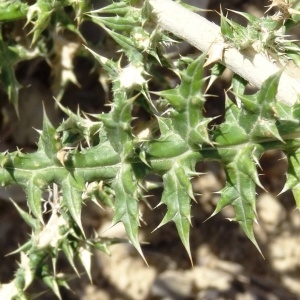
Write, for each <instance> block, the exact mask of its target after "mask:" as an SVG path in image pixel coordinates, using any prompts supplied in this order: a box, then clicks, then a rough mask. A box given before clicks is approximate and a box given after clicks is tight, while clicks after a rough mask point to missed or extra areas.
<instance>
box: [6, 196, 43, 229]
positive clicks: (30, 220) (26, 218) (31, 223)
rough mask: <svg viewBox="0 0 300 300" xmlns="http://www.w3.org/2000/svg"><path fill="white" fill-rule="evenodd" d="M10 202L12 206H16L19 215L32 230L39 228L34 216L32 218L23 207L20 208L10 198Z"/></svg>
mask: <svg viewBox="0 0 300 300" xmlns="http://www.w3.org/2000/svg"><path fill="white" fill-rule="evenodd" d="M11 201H12V203H13V204H14V206H15V207H16V209H17V210H18V212H19V214H20V216H21V217H22V219H23V220H24V221H25V222H26V223H27V224H28V225H29V226H30V227H32V228H33V229H34V230H38V229H39V228H40V224H39V221H38V220H37V219H35V218H33V217H32V216H30V215H29V214H28V213H27V212H25V211H24V210H23V209H21V208H20V207H19V205H17V203H15V202H14V201H13V200H11Z"/></svg>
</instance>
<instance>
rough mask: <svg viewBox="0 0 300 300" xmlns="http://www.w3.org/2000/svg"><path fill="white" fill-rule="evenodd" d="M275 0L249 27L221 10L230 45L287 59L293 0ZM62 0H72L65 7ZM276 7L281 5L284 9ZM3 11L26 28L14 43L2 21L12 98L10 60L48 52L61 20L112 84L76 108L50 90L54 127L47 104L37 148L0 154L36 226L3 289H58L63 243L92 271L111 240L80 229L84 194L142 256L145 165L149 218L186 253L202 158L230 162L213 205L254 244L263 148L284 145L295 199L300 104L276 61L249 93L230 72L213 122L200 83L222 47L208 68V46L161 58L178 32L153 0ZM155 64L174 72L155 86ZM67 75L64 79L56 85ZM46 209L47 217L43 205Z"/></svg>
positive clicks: (292, 55) (6, 82)
mask: <svg viewBox="0 0 300 300" xmlns="http://www.w3.org/2000/svg"><path fill="white" fill-rule="evenodd" d="M279 2H280V1H279ZM281 2H282V3H281V4H282V6H279V5H275V2H274V1H273V3H272V5H273V6H277V8H279V10H278V11H279V14H276V15H275V17H274V16H271V17H270V16H267V15H266V16H265V17H263V18H260V19H258V18H256V17H254V16H251V15H248V14H246V13H243V14H242V15H243V16H245V17H246V18H247V20H248V21H249V24H248V26H247V27H242V26H241V25H238V24H236V23H234V22H233V21H232V20H229V19H228V18H226V17H225V16H224V15H221V33H222V36H223V39H224V43H226V47H236V48H238V49H239V50H240V51H243V50H245V49H248V48H251V47H253V46H254V47H255V45H254V41H257V40H259V41H260V44H259V47H256V48H255V50H256V51H258V52H262V53H263V54H264V55H266V57H267V58H269V57H270V56H271V54H272V59H273V60H278V61H280V63H283V62H282V59H284V60H289V59H292V60H293V61H294V62H295V63H296V64H297V63H298V60H299V54H298V51H299V46H298V44H297V43H296V42H295V41H287V40H286V35H287V33H288V31H289V30H290V29H291V28H293V27H295V26H297V24H298V19H299V17H298V15H297V14H296V12H297V9H298V4H295V5H294V6H293V10H291V9H290V8H291V5H290V4H289V3H286V2H283V1H281ZM297 3H298V2H297ZM284 5H285V6H284ZM66 7H71V8H72V14H71V15H70V14H68V13H67V12H66V10H65V9H64V8H66ZM282 7H285V8H286V9H287V11H288V15H287V14H283V8H282ZM289 9H290V10H289ZM278 16H279V17H278ZM0 20H1V21H2V29H3V27H4V26H5V24H6V22H8V21H14V20H24V25H25V27H24V28H25V30H28V36H26V38H25V41H24V40H23V41H21V43H18V42H17V40H14V38H13V37H11V36H9V35H6V36H4V35H3V33H2V36H1V39H0V43H1V52H0V54H1V57H2V59H1V61H0V64H1V81H2V86H3V88H4V90H5V91H6V92H7V94H8V97H9V99H10V101H11V102H12V104H13V105H14V106H15V108H16V110H17V107H18V102H17V99H18V90H19V88H20V84H19V83H18V81H17V79H16V77H15V73H14V67H15V66H16V64H17V63H18V62H20V61H22V60H25V59H31V58H33V57H37V56H42V57H45V58H46V59H50V56H51V49H49V46H48V43H47V42H48V41H49V39H50V40H51V39H54V38H55V33H56V32H57V31H59V30H62V29H61V28H63V29H64V30H70V31H72V32H73V33H74V34H76V35H77V36H78V39H79V40H80V41H81V42H80V46H79V47H78V49H79V50H78V53H77V55H79V54H81V55H82V53H83V54H84V55H85V56H88V57H90V59H92V60H93V61H94V63H95V65H96V66H97V68H100V69H101V70H102V71H105V72H106V74H107V76H108V77H109V80H110V83H111V87H112V88H111V91H112V98H111V99H110V101H111V102H110V110H109V112H106V113H104V112H103V113H100V114H93V115H87V114H84V112H81V111H79V112H78V113H74V112H71V111H70V110H69V109H68V108H65V107H63V106H62V105H60V103H59V102H58V106H59V107H60V109H62V110H63V111H64V113H65V114H66V115H67V116H68V118H67V119H66V120H64V121H62V123H61V124H60V125H59V126H58V127H57V128H55V127H54V126H53V125H52V124H51V123H50V121H49V119H48V117H47V114H46V112H45V114H44V122H43V128H42V129H41V130H40V131H39V133H40V138H39V141H38V143H37V150H36V151H35V152H33V153H24V152H23V151H21V150H17V151H15V152H8V151H6V152H3V153H1V154H0V183H1V185H2V186H8V185H12V184H14V185H20V186H22V188H23V189H24V190H25V191H26V195H27V204H28V210H27V211H25V210H23V209H21V208H20V207H19V206H18V205H17V204H16V203H15V202H14V201H13V199H12V203H13V204H14V206H15V208H16V209H17V210H18V212H19V213H20V215H21V217H22V218H23V219H24V221H25V222H26V223H27V224H28V225H29V226H30V227H31V230H32V232H31V236H30V238H29V239H28V241H27V242H26V243H25V244H24V245H21V246H20V247H19V248H18V249H17V250H16V251H15V252H14V253H15V254H16V253H19V255H20V259H19V268H18V270H17V271H16V273H15V277H14V279H13V280H12V281H11V282H10V283H5V284H2V286H1V288H0V295H1V296H0V298H1V299H27V296H28V295H27V294H26V290H27V288H28V287H29V286H30V285H31V284H32V283H33V282H34V281H35V280H37V279H40V280H42V281H43V282H44V283H45V284H46V285H48V286H49V287H50V288H51V289H52V290H53V292H54V293H55V294H56V296H57V297H58V298H61V296H60V287H61V286H63V287H66V288H68V283H67V281H68V280H67V277H66V275H65V274H61V273H58V272H57V271H56V263H57V258H58V254H59V253H61V252H62V253H64V255H65V256H66V258H67V259H68V261H69V263H70V265H71V266H72V267H73V269H74V272H75V273H77V274H78V271H77V268H78V267H77V266H76V263H75V260H77V258H79V260H80V261H81V263H82V265H83V266H84V268H85V269H86V272H87V273H88V275H89V276H90V277H91V273H90V266H91V256H92V251H93V248H96V249H100V250H102V251H105V252H108V251H109V249H108V248H109V245H111V244H112V243H115V242H118V241H116V240H115V239H108V238H105V239H104V238H101V236H98V235H96V234H95V235H93V236H86V233H85V231H84V228H83V225H82V222H81V212H82V207H83V205H84V203H87V202H88V201H94V202H95V203H97V204H99V205H100V206H102V207H104V208H105V207H110V208H112V210H113V219H112V225H114V224H116V223H119V222H121V223H122V224H123V225H124V227H125V230H126V233H127V235H128V239H129V241H130V242H131V243H132V244H133V246H134V247H135V248H136V250H137V251H138V252H139V253H140V255H141V256H142V257H144V256H143V251H142V248H141V246H140V242H139V239H138V230H139V226H140V213H139V206H140V202H141V201H145V202H147V198H146V195H147V189H146V187H148V186H150V184H149V183H151V182H149V178H150V177H149V176H147V175H149V174H155V175H158V176H161V178H162V183H163V193H162V197H161V201H160V204H162V205H165V206H166V208H167V212H166V214H165V216H164V217H163V218H162V220H161V223H160V224H159V225H158V226H157V230H159V227H161V226H163V225H165V224H166V223H168V222H171V221H172V222H174V223H175V225H176V228H177V231H178V235H179V237H180V239H181V241H182V243H183V245H184V247H185V249H186V251H187V254H188V256H189V257H190V258H191V256H192V255H191V251H190V241H189V232H190V226H191V205H192V204H193V200H195V197H194V193H193V189H192V184H191V179H192V178H193V177H196V176H201V174H198V173H197V170H196V164H197V163H198V162H201V161H207V160H212V161H218V162H220V164H221V165H222V166H223V168H224V171H225V174H226V185H225V186H224V188H223V189H222V190H221V191H219V192H220V199H219V201H218V204H217V206H216V208H215V211H214V212H213V214H212V215H211V217H213V216H214V215H216V214H217V213H219V212H220V211H221V210H222V209H223V208H224V207H225V206H228V205H231V206H233V208H234V211H235V216H234V217H233V218H232V221H235V222H238V223H239V224H240V226H241V228H242V230H243V231H244V233H245V234H246V236H247V237H248V238H249V239H250V240H251V242H252V243H253V244H254V245H255V247H256V248H257V249H258V251H260V249H259V245H258V243H257V242H256V239H255V236H254V233H253V223H254V222H256V221H257V213H256V204H255V201H256V187H257V186H259V187H261V188H264V187H263V186H262V184H261V182H260V179H259V174H258V172H259V171H258V169H259V167H260V166H259V159H260V157H261V156H262V155H263V154H264V152H266V151H268V150H273V149H280V150H282V151H283V152H284V154H285V155H286V157H287V160H288V170H287V180H286V184H285V186H284V188H283V190H282V192H285V191H287V190H292V192H293V194H294V197H295V201H296V205H297V207H299V205H300V178H299V174H300V163H299V161H300V150H299V147H300V138H299V136H300V126H299V120H300V104H299V102H296V103H295V104H293V105H288V104H286V103H284V102H282V101H278V99H277V89H278V85H279V81H280V78H281V76H282V73H283V71H282V70H281V71H279V72H277V73H274V74H273V75H272V76H270V77H269V78H268V79H267V80H265V82H264V83H263V84H262V86H261V87H260V89H259V90H258V91H257V92H256V93H254V94H252V95H248V94H246V93H245V90H246V85H247V81H246V80H245V79H244V78H242V77H240V76H239V75H235V76H234V77H233V79H232V90H231V91H230V92H231V93H232V94H233V95H234V99H233V100H232V98H230V97H229V96H228V95H226V101H225V115H224V122H223V123H221V124H219V125H217V124H214V123H213V121H214V120H213V118H210V117H206V116H205V113H204V105H205V102H206V101H208V100H207V95H206V94H205V90H206V87H207V85H208V83H209V80H210V84H213V80H212V79H214V78H216V77H219V76H221V73H222V71H223V70H224V68H225V66H222V63H224V62H222V58H221V57H220V58H219V59H217V60H216V61H214V62H212V63H213V64H214V66H213V67H212V75H211V76H210V77H205V74H204V70H205V63H206V56H207V53H204V54H201V55H199V56H198V57H197V58H196V59H192V58H189V57H180V58H178V59H171V58H169V57H168V55H167V54H166V53H165V52H164V47H165V45H167V44H169V43H172V42H173V41H174V39H173V38H171V37H170V34H169V33H167V32H165V31H164V30H162V29H161V27H160V26H158V25H157V18H156V14H155V13H153V8H152V6H151V1H135V0H122V1H117V2H111V3H110V4H108V5H106V6H104V7H101V8H95V7H93V6H92V5H91V4H90V1H85V0H80V1H78V0H76V1H75V0H74V1H73V0H64V1H44V0H37V1H36V2H35V3H34V4H31V5H30V4H29V3H26V1H24V2H21V1H17V0H16V1H12V2H9V3H8V2H6V1H2V2H0ZM84 20H88V21H90V22H93V23H94V24H96V25H98V26H100V27H101V28H102V29H104V30H105V32H106V33H107V34H108V35H109V36H110V38H111V39H112V40H114V42H115V43H116V45H118V49H119V50H120V51H119V52H120V56H119V58H117V59H113V58H111V57H104V56H103V55H101V54H100V49H101V48H100V47H101V45H100V46H99V45H92V44H91V45H89V44H88V43H86V41H85V40H84V38H83V37H82V35H81V33H80V30H79V29H78V28H79V24H80V23H81V22H83V21H84ZM270 21H271V22H270ZM268 24H271V26H268ZM27 28H28V29H27ZM2 31H3V32H4V30H2ZM245 35H246V37H247V39H246V43H245V38H244V37H245ZM28 40H29V41H30V43H27V42H28ZM242 40H243V44H241V41H242ZM226 47H225V50H224V51H226ZM270 53H271V54H270ZM157 66H164V67H167V68H172V69H173V71H174V74H176V76H178V81H179V84H178V85H177V86H175V87H174V86H173V87H172V86H169V85H168V83H167V82H165V83H164V84H163V85H164V86H165V87H164V89H162V90H159V91H157V90H156V91H154V90H151V88H150V86H151V83H152V82H153V81H155V76H156V75H155V74H156V73H155V72H156V68H157ZM206 68H207V67H206ZM70 78H71V77H69V80H70ZM65 85H66V82H63V83H62V84H61V88H62V89H63V88H64V86H65ZM287 97H288V95H287ZM134 109H142V110H143V111H145V113H146V114H147V116H148V120H149V121H143V120H142V119H139V117H136V116H135V115H134V113H133V111H134ZM140 127H142V130H140ZM45 192H47V195H48V196H47V197H46V198H45V196H44V194H45ZM149 204H150V205H151V203H149ZM193 205H196V204H193ZM44 208H46V210H45V209H44ZM46 213H50V218H46V217H45V215H46ZM203 221H204V220H203ZM49 261H51V262H52V263H49Z"/></svg>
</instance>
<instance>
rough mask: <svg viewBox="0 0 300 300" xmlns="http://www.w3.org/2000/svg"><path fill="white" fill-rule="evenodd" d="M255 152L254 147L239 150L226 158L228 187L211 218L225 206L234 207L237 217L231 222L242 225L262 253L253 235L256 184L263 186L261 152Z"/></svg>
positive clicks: (225, 188) (223, 190) (225, 152)
mask: <svg viewBox="0 0 300 300" xmlns="http://www.w3.org/2000/svg"><path fill="white" fill-rule="evenodd" d="M254 150H255V149H253V146H249V147H247V146H246V147H244V148H239V149H238V148H237V149H236V150H234V151H233V152H232V154H233V156H232V157H231V158H229V157H226V160H227V161H228V163H227V164H226V165H224V169H225V173H226V186H225V187H224V188H223V189H222V190H221V191H220V193H221V198H220V200H219V201H218V204H217V207H216V209H215V211H214V212H213V214H212V215H211V217H212V216H214V215H216V214H217V213H218V212H220V211H221V209H223V208H224V207H225V206H227V205H232V206H233V208H234V211H235V217H234V218H233V219H231V220H232V221H236V222H238V223H239V224H240V226H241V228H242V229H243V231H244V232H245V234H246V235H247V237H248V238H249V239H250V241H251V242H252V243H253V244H254V245H255V247H256V248H257V249H258V251H259V252H260V253H261V251H260V248H259V246H258V244H257V242H256V239H255V236H254V233H253V222H256V205H255V198H256V191H255V183H256V184H258V185H259V186H261V184H260V182H259V179H258V175H257V170H256V161H257V159H256V157H257V156H259V155H260V152H258V153H254ZM219 153H220V155H221V156H223V155H224V156H225V155H227V156H228V152H227V151H224V154H223V153H222V151H220V152H219ZM222 154H223V155H222ZM261 254H262V253H261Z"/></svg>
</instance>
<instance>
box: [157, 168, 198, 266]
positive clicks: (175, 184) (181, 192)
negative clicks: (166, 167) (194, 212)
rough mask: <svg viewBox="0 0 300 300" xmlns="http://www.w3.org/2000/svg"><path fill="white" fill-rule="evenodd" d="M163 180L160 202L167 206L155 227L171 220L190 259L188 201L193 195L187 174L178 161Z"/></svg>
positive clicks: (189, 208)
mask: <svg viewBox="0 0 300 300" xmlns="http://www.w3.org/2000/svg"><path fill="white" fill-rule="evenodd" d="M163 182H164V191H163V195H162V199H161V203H163V204H165V205H166V206H167V213H166V215H165V216H164V218H163V220H162V221H161V223H160V224H159V225H158V227H157V228H159V227H161V226H163V225H165V224H166V223H168V222H170V221H173V222H174V223H175V225H176V228H177V231H178V234H179V236H180V239H181V241H182V244H183V245H184V247H185V249H186V251H187V253H188V255H189V258H190V260H191V261H192V257H191V251H190V241H189V233H190V226H191V214H190V211H191V204H190V202H191V198H192V199H193V198H194V196H193V192H192V186H191V182H190V179H189V176H188V174H187V171H186V170H185V169H184V168H183V167H182V166H180V164H179V163H175V164H174V166H173V168H172V169H171V170H170V171H168V172H167V173H166V174H165V175H164V176H163ZM157 228H156V229H157Z"/></svg>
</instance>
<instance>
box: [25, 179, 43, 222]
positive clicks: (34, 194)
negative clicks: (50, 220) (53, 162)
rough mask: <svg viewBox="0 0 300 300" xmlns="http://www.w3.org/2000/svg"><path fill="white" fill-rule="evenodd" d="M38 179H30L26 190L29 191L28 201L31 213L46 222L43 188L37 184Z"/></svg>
mask: <svg viewBox="0 0 300 300" xmlns="http://www.w3.org/2000/svg"><path fill="white" fill-rule="evenodd" d="M35 181H36V179H35V178H34V177H31V178H30V179H29V181H28V184H27V188H26V192H27V203H28V206H29V208H30V211H31V213H32V214H33V215H34V216H35V217H36V218H37V219H38V220H39V221H40V222H41V223H42V224H44V220H43V214H42V201H43V198H42V194H43V190H42V189H41V188H40V187H39V186H37V185H36V183H35Z"/></svg>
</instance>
